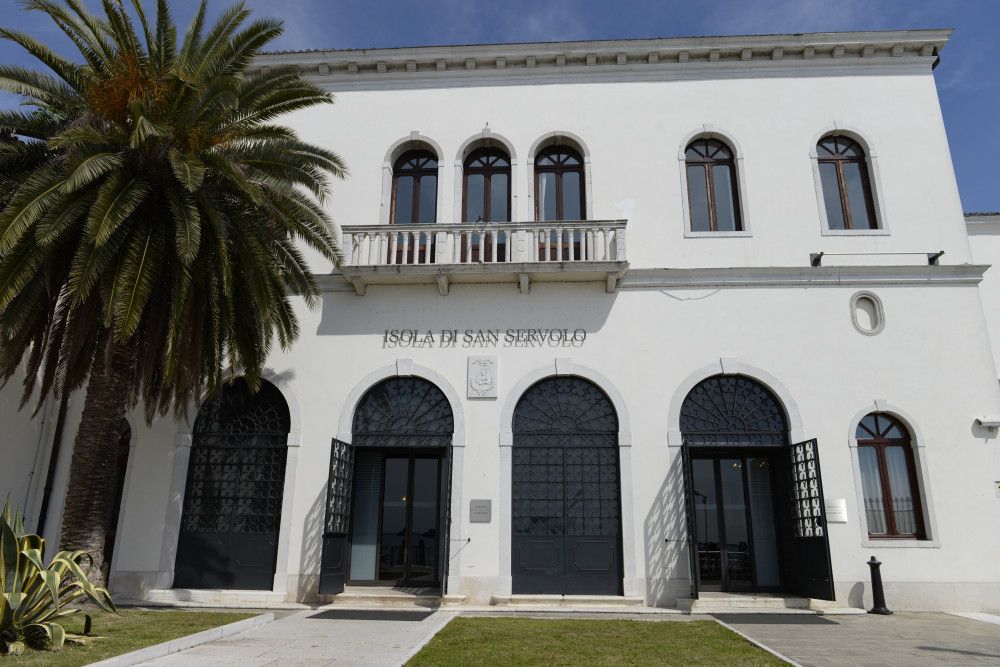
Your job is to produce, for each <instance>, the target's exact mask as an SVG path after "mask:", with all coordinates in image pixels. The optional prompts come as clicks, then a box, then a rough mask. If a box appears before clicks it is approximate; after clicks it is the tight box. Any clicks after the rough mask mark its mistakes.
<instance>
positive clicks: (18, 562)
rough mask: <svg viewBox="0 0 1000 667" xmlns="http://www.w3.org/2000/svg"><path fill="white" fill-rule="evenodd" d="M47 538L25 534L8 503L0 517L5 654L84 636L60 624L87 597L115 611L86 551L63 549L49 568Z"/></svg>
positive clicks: (0, 619)
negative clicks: (95, 580)
mask: <svg viewBox="0 0 1000 667" xmlns="http://www.w3.org/2000/svg"><path fill="white" fill-rule="evenodd" d="M44 558H45V540H44V539H42V538H41V537H39V536H38V535H34V534H31V533H26V532H25V531H24V523H23V521H22V520H21V516H20V512H12V511H11V509H10V504H9V503H4V508H3V516H2V517H0V592H2V597H0V653H20V652H21V651H23V650H24V647H25V645H28V646H32V647H33V648H48V649H52V650H59V649H61V648H62V647H63V644H64V643H65V642H67V641H69V642H76V643H82V642H83V641H84V639H85V638H84V637H83V636H80V635H74V634H70V633H68V632H66V630H65V629H64V628H63V626H62V625H61V624H60V621H62V620H63V619H64V618H66V617H67V616H72V615H74V614H78V613H80V612H81V611H82V609H81V608H80V607H79V606H77V605H74V606H71V605H73V603H74V602H76V601H77V600H80V599H81V598H86V599H88V600H90V601H91V602H93V603H94V604H95V605H97V606H98V607H100V608H101V609H104V610H105V611H115V605H114V603H113V602H112V601H111V596H110V595H108V591H107V590H106V589H104V588H100V587H98V586H94V585H93V584H92V583H91V582H90V581H89V580H88V579H87V574H86V569H88V568H89V567H90V566H91V563H92V560H91V558H90V556H89V555H88V554H87V553H86V552H84V551H60V552H59V553H57V554H56V555H55V558H53V559H52V562H51V563H49V564H48V565H47V566H46V565H45V561H44Z"/></svg>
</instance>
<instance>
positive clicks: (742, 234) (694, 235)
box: [684, 229, 753, 239]
mask: <svg viewBox="0 0 1000 667" xmlns="http://www.w3.org/2000/svg"><path fill="white" fill-rule="evenodd" d="M752 236H753V234H752V233H751V232H750V230H748V229H744V230H741V231H738V232H692V231H690V230H687V229H686V230H684V238H686V239H719V238H722V239H739V238H744V239H745V238H750V237H752Z"/></svg>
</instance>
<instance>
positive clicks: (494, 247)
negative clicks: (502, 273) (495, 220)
mask: <svg viewBox="0 0 1000 667" xmlns="http://www.w3.org/2000/svg"><path fill="white" fill-rule="evenodd" d="M490 234H491V238H492V239H493V247H492V248H491V250H492V251H493V252H492V253H491V254H492V256H493V259H492V260H491V261H492V262H493V263H494V264H496V263H497V241H498V240H499V239H498V238H497V230H495V229H494V230H493V231H491V232H490Z"/></svg>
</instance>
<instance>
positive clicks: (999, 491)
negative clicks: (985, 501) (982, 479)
mask: <svg viewBox="0 0 1000 667" xmlns="http://www.w3.org/2000/svg"><path fill="white" fill-rule="evenodd" d="M993 490H994V491H995V492H996V494H997V498H1000V482H993Z"/></svg>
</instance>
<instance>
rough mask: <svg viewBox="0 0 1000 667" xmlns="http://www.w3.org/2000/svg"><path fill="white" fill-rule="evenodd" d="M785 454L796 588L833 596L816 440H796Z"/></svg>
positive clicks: (806, 594)
mask: <svg viewBox="0 0 1000 667" xmlns="http://www.w3.org/2000/svg"><path fill="white" fill-rule="evenodd" d="M788 457H789V473H790V475H791V488H792V498H791V500H792V503H793V510H792V521H793V524H792V525H793V533H794V544H795V548H796V550H797V551H798V554H797V555H798V558H797V559H796V560H797V565H798V567H797V568H796V570H797V571H796V575H797V576H796V578H797V579H798V581H797V582H796V584H797V589H798V590H797V591H796V592H797V593H798V594H799V595H801V596H803V597H808V598H818V599H821V600H833V599H834V597H835V596H834V591H833V566H832V564H831V562H830V538H829V535H828V534H827V526H826V508H825V507H824V505H823V478H822V476H821V475H820V469H819V446H818V443H817V442H816V440H815V439H813V440H806V441H804V442H797V443H795V444H794V445H791V446H790V447H789V448H788Z"/></svg>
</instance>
